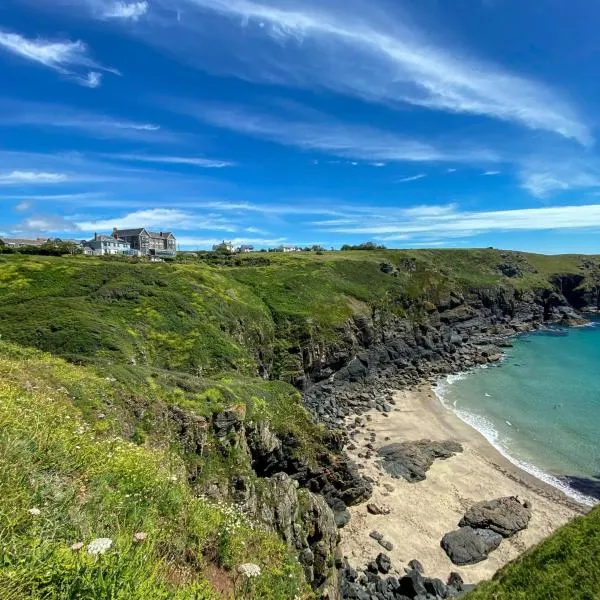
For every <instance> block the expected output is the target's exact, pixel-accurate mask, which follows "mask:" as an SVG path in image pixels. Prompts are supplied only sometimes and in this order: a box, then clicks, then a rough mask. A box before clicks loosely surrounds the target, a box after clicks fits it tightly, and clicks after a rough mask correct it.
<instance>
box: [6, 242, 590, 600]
mask: <svg viewBox="0 0 600 600" xmlns="http://www.w3.org/2000/svg"><path fill="white" fill-rule="evenodd" d="M599 289H600V260H599V259H598V258H597V257H583V256H558V257H548V256H541V255H531V254H523V253H515V252H503V251H498V250H464V251H458V250H456V251H451V250H440V251H429V250H427V251H425V250H424V251H370V252H360V251H356V252H339V253H324V254H316V253H302V254H298V255H276V254H273V255H272V254H268V255H266V254H264V255H263V254H260V255H257V254H254V255H249V256H242V257H215V256H209V257H206V258H205V259H203V260H198V259H182V260H181V261H179V262H175V263H159V264H156V263H144V262H135V261H122V260H115V259H97V258H80V257H65V258H54V257H32V256H28V257H25V256H19V255H13V256H0V336H1V339H2V342H3V343H2V345H1V347H0V396H1V399H2V402H1V403H0V444H2V448H1V449H0V450H1V451H0V493H1V494H2V497H3V503H2V505H1V507H0V547H2V548H3V549H4V548H6V550H3V555H2V562H1V563H0V590H2V591H1V592H0V597H6V598H11V599H12V598H20V597H33V598H75V597H83V596H86V595H87V597H90V598H92V597H106V595H107V594H108V593H109V591H110V594H112V596H110V597H115V598H137V597H139V598H141V597H142V596H146V597H156V598H161V597H165V598H167V597H169V598H171V597H173V598H212V597H215V594H216V597H220V596H222V595H226V594H227V593H231V592H232V591H233V590H234V589H236V588H237V589H238V595H239V593H240V592H239V589H240V586H243V585H245V586H248V589H246V590H244V591H243V595H242V597H248V598H265V599H268V598H273V599H275V598H282V599H283V598H294V597H298V598H303V597H309V596H310V594H311V593H312V592H311V591H310V587H307V586H306V583H305V582H308V583H310V584H311V587H312V588H313V590H316V591H318V593H322V592H323V591H324V590H329V592H330V593H331V594H333V595H332V596H331V597H333V598H335V593H336V592H335V585H336V569H335V566H336V565H337V566H339V564H340V563H339V557H336V548H337V529H336V525H338V526H341V525H343V524H344V522H345V520H346V518H347V510H346V506H348V505H350V504H353V503H356V502H360V501H363V500H365V499H366V498H368V495H369V489H370V487H369V484H368V482H365V481H364V480H363V479H362V478H360V477H359V476H358V474H357V471H356V468H355V467H354V466H353V465H352V464H351V463H350V462H349V461H348V460H347V459H346V457H345V455H344V454H343V452H342V447H343V443H344V435H343V434H341V433H340V432H339V431H336V430H335V428H336V427H337V426H339V424H341V423H342V419H343V418H344V416H345V415H347V414H351V413H352V412H354V411H356V410H362V408H361V407H362V405H360V403H358V404H357V403H356V402H355V400H354V398H355V397H356V395H357V394H358V393H359V391H360V390H363V392H364V390H365V389H366V390H367V391H368V395H366V394H364V393H363V392H361V393H360V396H361V397H367V396H368V397H369V398H372V397H375V396H376V395H377V394H381V393H383V391H384V390H385V386H388V387H389V386H393V385H399V386H400V385H403V384H405V383H408V382H413V381H417V380H418V379H419V378H421V377H424V376H428V375H430V374H433V373H438V372H440V373H441V372H448V371H449V370H453V369H456V368H459V367H461V366H465V365H468V364H473V363H472V362H471V361H478V360H483V359H482V355H481V352H482V351H481V344H482V343H484V342H486V343H487V340H489V339H493V337H494V336H496V335H500V334H502V335H506V333H507V332H508V333H510V332H512V333H514V332H515V331H518V330H521V329H520V328H523V330H525V329H527V328H531V327H535V326H538V325H539V324H540V323H542V322H544V321H545V320H548V321H561V320H563V321H565V322H566V321H568V320H569V319H572V318H573V317H576V316H577V315H575V313H574V312H573V307H574V308H576V309H584V308H586V309H597V308H598V307H599V306H600V296H599V291H598V290H599ZM455 338H458V341H456V340H455ZM44 352H46V353H47V354H45V353H44ZM485 352H486V353H488V354H489V352H490V350H489V349H486V350H485ZM486 356H487V354H486ZM365 384H366V385H365ZM294 386H295V387H294ZM360 386H363V387H360ZM298 389H300V390H301V391H303V392H304V394H303V396H301V394H300V393H299V392H298ZM303 401H304V402H303ZM361 402H362V400H361ZM305 407H306V408H308V409H310V411H311V413H312V419H311V415H310V414H309V413H308V412H307V410H306V409H305ZM315 420H316V421H320V422H322V423H325V424H326V425H327V426H328V427H329V428H333V430H332V431H328V430H327V429H326V428H324V427H323V426H322V425H318V424H315ZM4 500H5V501H4ZM33 509H35V510H33ZM32 510H33V514H32V513H31V511H32ZM38 510H39V514H38V512H37V511H38ZM582 523H584V524H585V525H581V527H592V528H593V529H594V528H596V526H597V523H596V521H594V520H593V519H592V518H591V517H590V518H589V520H583V521H582ZM577 526H578V525H577ZM136 533H144V534H147V535H146V537H144V536H142V537H144V539H143V540H141V541H137V542H136V541H134V537H133V536H134V535H135V534H136ZM94 538H110V539H111V540H112V542H113V545H112V546H111V549H110V550H109V551H108V552H107V554H106V555H103V557H101V558H94V557H92V556H90V555H89V554H87V552H86V550H85V546H84V548H83V549H82V550H81V551H79V550H71V549H70V547H71V545H72V544H76V543H78V542H81V543H84V544H85V545H87V544H89V543H90V542H91V540H92V539H94ZM592 544H593V547H590V548H589V550H590V551H593V548H594V547H595V548H597V547H598V546H595V541H594V542H592ZM573 556H574V557H575V554H574V555H573ZM296 557H299V558H300V562H298V560H297V558H296ZM574 561H575V558H574ZM244 562H252V563H257V564H258V565H259V567H260V569H261V571H262V574H261V576H260V577H258V578H257V579H252V580H245V579H243V578H240V576H239V574H238V573H237V567H238V566H239V565H240V564H243V563H244ZM566 564H569V565H570V564H571V563H570V562H569V563H566ZM585 564H586V563H585V561H583V560H582V561H581V565H585ZM565 577H572V578H574V579H575V578H580V573H579V572H578V571H577V569H575V568H572V569H571V570H570V571H569V574H568V575H565ZM250 588H252V589H250ZM483 589H485V588H483ZM482 593H483V592H482ZM2 594H4V596H2ZM102 594H104V596H103V595H102ZM136 594H137V595H136ZM492 597H494V596H490V598H492ZM499 597H500V596H499ZM501 597H504V596H501ZM506 597H507V598H508V597H509V596H506ZM541 597H543V596H540V598H541ZM548 597H550V596H548ZM559 597H560V598H562V596H556V598H559ZM574 597H578V596H574ZM580 597H581V598H587V596H580ZM552 598H554V596H552ZM565 598H566V596H565Z"/></svg>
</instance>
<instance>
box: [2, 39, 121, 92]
mask: <svg viewBox="0 0 600 600" xmlns="http://www.w3.org/2000/svg"><path fill="white" fill-rule="evenodd" d="M0 48H4V50H6V51H8V52H11V53H12V54H16V55H17V56H20V57H21V58H24V59H27V60H30V61H33V62H36V63H38V64H41V65H44V66H46V67H49V68H50V69H53V70H55V71H57V72H58V73H60V74H61V75H65V76H68V77H70V78H72V79H74V80H75V81H77V82H78V83H79V84H81V85H84V86H86V87H92V88H93V87H98V86H99V85H100V82H101V78H100V73H98V72H97V71H89V72H87V73H85V72H84V73H83V74H82V73H81V70H82V68H83V69H87V68H91V69H99V70H103V71H108V72H110V73H113V74H119V73H118V71H116V70H115V69H109V68H106V67H103V66H102V65H100V64H98V63H97V62H95V61H94V60H93V59H92V58H91V57H90V56H89V52H88V47H87V45H86V44H84V43H83V42H82V41H80V40H77V41H75V42H73V41H70V40H59V41H52V40H47V39H43V38H36V39H28V38H26V37H24V36H22V35H20V34H18V33H12V32H8V31H4V30H0Z"/></svg>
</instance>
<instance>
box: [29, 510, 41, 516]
mask: <svg viewBox="0 0 600 600" xmlns="http://www.w3.org/2000/svg"><path fill="white" fill-rule="evenodd" d="M27 512H28V513H29V514H30V515H31V516H32V517H39V516H40V515H41V514H42V511H41V510H40V509H39V508H30V509H29V510H28V511H27Z"/></svg>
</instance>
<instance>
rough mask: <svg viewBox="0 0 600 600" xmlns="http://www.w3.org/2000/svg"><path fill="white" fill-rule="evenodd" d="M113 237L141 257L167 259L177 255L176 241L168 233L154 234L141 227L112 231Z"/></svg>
mask: <svg viewBox="0 0 600 600" xmlns="http://www.w3.org/2000/svg"><path fill="white" fill-rule="evenodd" d="M113 237H115V238H119V239H121V240H124V241H125V242H127V243H128V244H129V246H130V247H131V249H132V250H137V251H138V252H139V254H140V255H142V256H159V257H163V258H164V257H169V256H175V255H176V254H177V240H176V239H175V236H174V235H173V234H172V233H171V232H170V231H161V232H159V233H156V232H154V231H148V230H147V229H144V228H143V227H140V228H138V229H116V228H115V229H113Z"/></svg>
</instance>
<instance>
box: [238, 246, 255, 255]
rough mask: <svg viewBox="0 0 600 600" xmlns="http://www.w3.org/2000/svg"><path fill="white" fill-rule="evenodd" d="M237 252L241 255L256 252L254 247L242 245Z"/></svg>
mask: <svg viewBox="0 0 600 600" xmlns="http://www.w3.org/2000/svg"><path fill="white" fill-rule="evenodd" d="M236 252H239V253H240V254H247V253H248V252H254V246H248V245H247V244H242V245H241V246H240V247H239V248H236Z"/></svg>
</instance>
